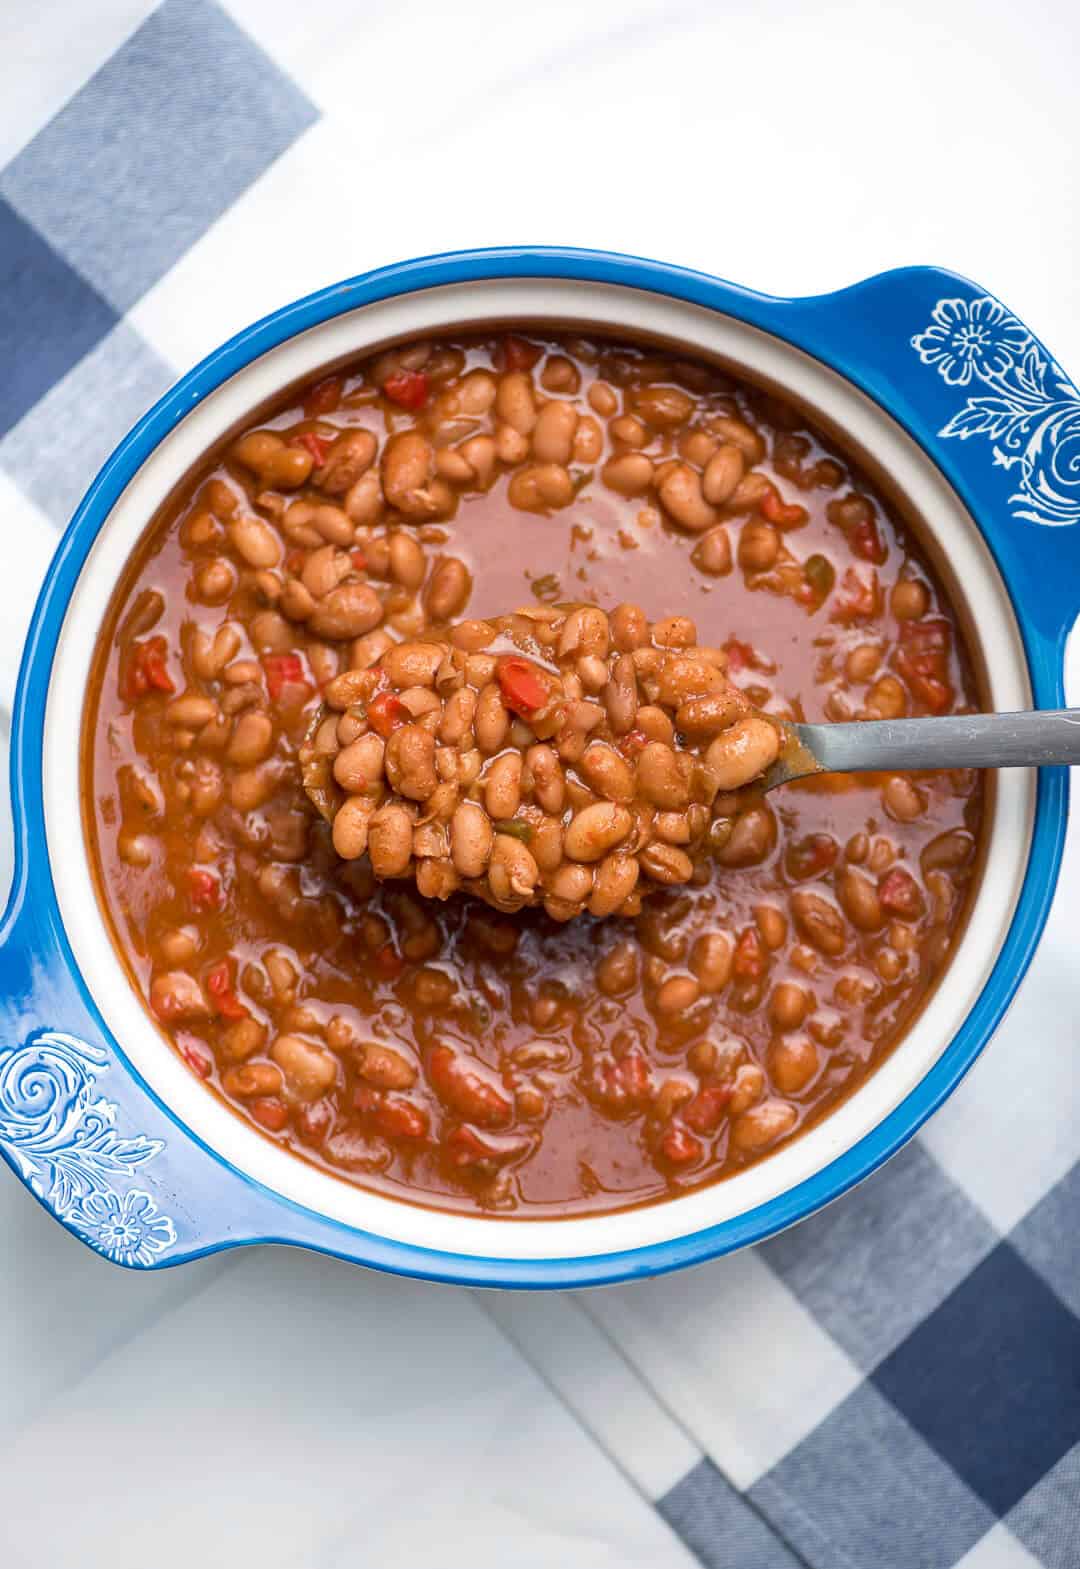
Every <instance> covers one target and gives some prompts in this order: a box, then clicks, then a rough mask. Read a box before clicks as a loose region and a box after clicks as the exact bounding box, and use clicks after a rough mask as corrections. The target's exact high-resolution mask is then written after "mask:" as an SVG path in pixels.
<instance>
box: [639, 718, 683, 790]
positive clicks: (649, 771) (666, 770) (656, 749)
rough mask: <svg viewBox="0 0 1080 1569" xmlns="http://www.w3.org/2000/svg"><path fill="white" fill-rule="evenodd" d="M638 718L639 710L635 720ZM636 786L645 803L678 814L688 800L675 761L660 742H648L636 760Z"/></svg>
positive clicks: (680, 771) (672, 753)
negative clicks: (647, 802)
mask: <svg viewBox="0 0 1080 1569" xmlns="http://www.w3.org/2000/svg"><path fill="white" fill-rule="evenodd" d="M640 717H641V716H640V711H639V715H638V718H639V721H640ZM637 787H638V790H639V791H640V793H641V794H642V796H643V797H644V798H645V800H646V801H651V802H652V804H653V805H654V806H661V807H664V808H666V809H667V810H668V811H682V810H683V808H684V807H686V806H687V805H688V804H689V801H690V791H689V788H688V785H687V781H686V779H685V777H684V776H683V773H682V770H681V769H680V768H679V763H678V759H677V758H676V756H675V753H674V751H673V750H672V749H671V747H670V746H667V745H665V744H664V742H662V741H650V742H649V744H648V745H647V746H646V747H645V749H644V750H643V751H642V753H641V756H640V757H639V758H638V765H637Z"/></svg>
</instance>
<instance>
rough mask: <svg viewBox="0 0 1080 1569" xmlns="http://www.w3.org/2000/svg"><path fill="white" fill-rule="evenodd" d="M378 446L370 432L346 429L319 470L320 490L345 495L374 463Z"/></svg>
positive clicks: (332, 444)
mask: <svg viewBox="0 0 1080 1569" xmlns="http://www.w3.org/2000/svg"><path fill="white" fill-rule="evenodd" d="M378 447H379V444H378V442H377V441H376V439H375V437H374V436H373V435H372V433H371V431H370V430H343V431H342V432H341V435H340V436H336V437H335V438H334V440H333V441H332V442H331V444H330V447H329V449H328V451H327V454H326V457H325V459H324V460H323V463H322V466H321V467H320V469H319V474H318V485H319V489H320V490H324V491H325V492H326V494H327V495H328V496H343V495H344V494H345V492H346V491H347V490H351V489H352V487H353V486H354V485H355V484H356V481H357V480H358V479H359V478H360V476H361V474H364V473H366V472H367V470H368V469H369V468H370V467H371V465H372V464H373V463H374V461H375V454H376V452H377V451H378ZM316 526H317V525H316Z"/></svg>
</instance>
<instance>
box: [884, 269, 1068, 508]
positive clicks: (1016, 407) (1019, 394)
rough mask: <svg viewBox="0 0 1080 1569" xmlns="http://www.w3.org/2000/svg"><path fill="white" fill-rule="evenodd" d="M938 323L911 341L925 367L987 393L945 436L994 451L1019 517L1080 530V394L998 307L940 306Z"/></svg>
mask: <svg viewBox="0 0 1080 1569" xmlns="http://www.w3.org/2000/svg"><path fill="white" fill-rule="evenodd" d="M931 315H932V321H931V323H930V325H929V326H928V327H926V328H925V329H924V331H922V332H920V333H917V334H916V336H915V337H913V338H912V340H911V345H912V348H914V349H915V351H916V353H917V354H918V356H919V358H920V359H921V360H922V362H923V364H924V365H932V366H934V367H935V368H936V370H937V372H938V374H939V375H940V376H942V377H943V378H944V380H945V381H946V382H948V384H949V385H950V386H965V387H966V386H968V385H970V384H971V382H972V381H973V380H975V381H978V382H981V383H982V385H983V386H984V387H985V388H986V389H987V391H986V393H985V394H980V395H979V396H976V397H968V398H967V400H966V401H965V403H964V405H963V407H962V408H960V409H958V410H957V412H956V413H955V414H954V415H953V416H952V418H951V419H950V420H949V421H948V423H947V424H945V425H943V426H942V428H941V430H940V431H939V432H938V434H939V435H940V436H945V437H956V438H958V439H959V440H960V441H968V440H970V438H971V437H972V436H985V437H986V438H987V439H988V440H989V441H990V442H991V443H992V450H993V456H994V463H995V464H996V465H998V466H999V467H1001V468H1006V469H1012V470H1014V471H1015V474H1016V478H1017V481H1018V484H1017V489H1016V490H1015V491H1014V492H1013V494H1012V495H1011V496H1010V497H1009V505H1010V506H1011V508H1012V510H1013V513H1014V515H1015V516H1016V517H1020V518H1027V519H1029V520H1030V521H1031V522H1033V523H1051V524H1066V523H1080V392H1078V391H1077V389H1076V388H1075V387H1074V386H1073V384H1072V382H1071V381H1069V379H1068V377H1067V376H1066V375H1065V373H1064V372H1063V371H1062V370H1061V368H1060V367H1059V366H1058V365H1056V364H1054V362H1053V361H1052V360H1047V359H1046V358H1044V356H1043V355H1042V353H1041V352H1040V350H1039V346H1038V344H1037V343H1035V342H1034V340H1033V339H1032V337H1031V334H1030V333H1029V332H1027V331H1026V329H1025V328H1024V327H1023V325H1022V324H1021V323H1020V322H1018V321H1017V319H1016V317H1015V316H1012V315H1010V314H1009V312H1008V311H1007V310H1006V309H1005V307H1004V306H1003V305H1001V304H1000V303H999V302H998V301H997V300H992V299H990V298H989V297H988V296H986V295H983V296H982V297H981V298H979V299H975V300H962V299H956V300H939V301H938V303H937V304H936V305H935V306H934V309H933V311H932V313H931Z"/></svg>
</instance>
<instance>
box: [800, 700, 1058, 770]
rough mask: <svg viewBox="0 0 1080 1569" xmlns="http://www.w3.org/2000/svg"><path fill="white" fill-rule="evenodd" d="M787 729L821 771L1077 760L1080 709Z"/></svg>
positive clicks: (1026, 765)
mask: <svg viewBox="0 0 1080 1569" xmlns="http://www.w3.org/2000/svg"><path fill="white" fill-rule="evenodd" d="M792 728H793V729H794V731H795V733H796V734H797V735H798V737H799V739H800V741H802V743H803V745H804V746H805V747H806V748H807V749H808V750H809V751H810V752H812V753H813V755H814V756H815V757H816V758H817V760H818V763H819V764H820V765H821V767H822V769H824V771H825V772H826V773H864V772H866V771H867V770H876V769H921V768H1033V767H1036V766H1042V765H1044V764H1048V763H1080V708H1059V709H1039V710H1031V711H1025V712H1023V713H1017V714H947V715H944V716H942V717H941V718H936V719H935V718H930V719H874V720H870V721H860V722H859V723H858V724H844V725H793V726H792Z"/></svg>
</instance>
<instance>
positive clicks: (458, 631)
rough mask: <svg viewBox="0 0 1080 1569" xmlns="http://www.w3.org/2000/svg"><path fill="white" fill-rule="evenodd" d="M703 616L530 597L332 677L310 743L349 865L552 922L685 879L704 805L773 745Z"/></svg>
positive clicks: (318, 797)
mask: <svg viewBox="0 0 1080 1569" xmlns="http://www.w3.org/2000/svg"><path fill="white" fill-rule="evenodd" d="M725 666H726V658H725V655H724V653H723V652H722V651H721V650H719V649H714V648H704V647H699V646H698V644H697V635H696V630H695V628H694V624H693V622H691V621H690V620H689V619H688V618H686V617H669V618H668V619H667V620H665V621H658V622H655V623H652V624H650V623H649V622H648V621H647V620H646V617H645V614H644V612H643V611H642V610H641V609H640V607H638V606H636V605H620V606H618V607H617V608H616V609H615V611H614V612H613V613H612V615H611V616H610V617H609V616H608V615H607V614H606V613H605V612H604V611H603V610H601V609H599V608H597V607H596V606H594V605H570V606H562V607H549V606H530V607H528V608H526V609H523V610H519V611H517V612H515V613H514V614H512V615H509V616H502V617H496V618H492V619H490V620H487V621H465V622H461V623H460V624H458V625H457V626H455V627H451V628H450V629H449V630H448V631H447V632H446V633H445V635H440V636H435V635H432V636H429V637H427V638H425V639H424V641H416V642H406V643H397V644H394V645H392V646H390V647H388V648H386V649H385V650H384V651H383V652H382V653H381V655H380V657H379V659H378V660H377V662H376V663H374V664H372V665H371V666H369V667H368V668H367V669H363V670H350V671H347V672H346V673H345V674H343V675H340V676H338V677H336V678H335V679H334V680H332V681H331V682H330V683H329V685H328V686H327V688H326V694H325V695H326V707H325V708H324V709H323V710H321V712H320V715H319V717H318V719H317V720H316V723H315V725H314V727H313V729H312V732H311V734H310V736H309V738H308V741H307V742H306V744H305V747H304V749H303V751H302V755H301V762H302V766H303V770H304V783H305V787H306V789H307V790H308V793H309V795H310V796H311V798H312V800H313V801H314V802H315V804H316V805H317V806H318V807H319V809H320V811H322V812H323V814H324V816H326V817H327V818H328V819H329V820H330V821H331V822H332V823H333V839H334V847H335V849H336V850H337V853H338V854H339V855H340V856H341V857H342V858H343V859H345V860H355V859H357V858H359V857H360V856H363V855H365V854H366V855H367V856H368V857H369V859H370V862H371V867H372V870H373V871H374V873H375V875H376V877H379V878H402V877H411V878H413V879H414V880H415V882H416V885H417V888H418V889H419V891H420V892H421V893H422V894H424V895H425V896H426V897H429V898H436V899H446V898H448V897H449V896H450V895H451V894H453V893H455V892H457V891H458V890H462V889H463V890H465V891H467V892H469V893H472V894H476V895H478V896H479V897H480V898H482V899H484V900H486V901H487V902H488V903H489V904H491V905H494V906H495V907H496V908H497V909H499V910H503V911H508V912H512V911H515V910H519V909H521V908H522V907H524V906H525V905H543V907H544V909H545V910H546V911H547V913H548V914H549V915H550V916H552V917H553V918H554V919H555V920H559V921H566V920H570V919H571V918H573V917H574V916H577V915H580V914H582V913H583V912H586V911H587V912H588V913H589V914H590V915H593V916H607V915H636V914H637V913H638V911H639V910H640V908H641V900H642V896H643V895H644V894H645V893H647V892H648V891H649V890H650V889H653V888H660V887H670V886H672V885H677V884H682V883H686V882H689V881H690V879H691V877H692V876H693V873H694V870H695V865H696V863H697V861H698V860H699V859H700V858H701V856H702V855H703V854H704V853H705V851H706V848H707V843H708V830H709V826H710V823H711V820H712V808H713V802H714V801H715V800H716V798H717V796H718V795H720V794H721V793H722V794H723V796H724V797H725V810H726V811H727V812H729V813H730V811H731V795H732V793H733V792H737V791H740V790H743V789H745V788H746V787H748V786H751V785H752V784H753V781H755V780H756V779H758V778H759V777H760V776H761V775H762V774H763V773H764V771H765V770H766V769H767V768H768V767H769V765H770V764H771V763H772V762H774V761H775V759H776V757H777V755H778V753H779V750H780V745H781V735H780V732H779V730H778V728H777V726H776V725H775V724H774V723H772V722H771V721H770V720H769V719H767V718H765V717H764V716H763V715H761V714H758V713H756V712H755V711H754V710H753V708H752V707H751V705H750V703H749V701H748V699H747V698H746V697H745V696H744V695H743V693H742V692H740V691H739V690H738V688H737V687H735V686H734V685H733V684H732V683H731V682H730V681H729V680H728V679H727V677H726V675H725V673H724V671H725Z"/></svg>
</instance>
